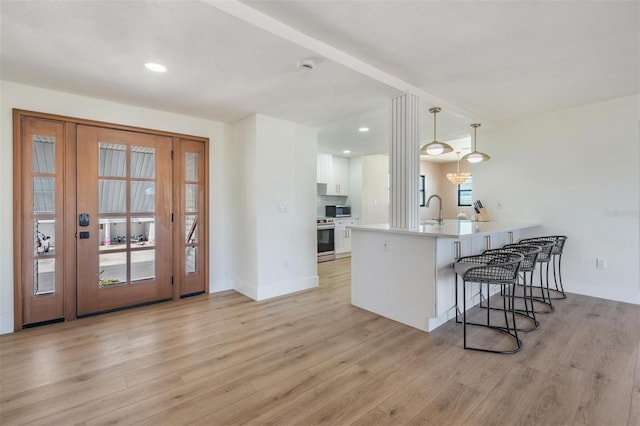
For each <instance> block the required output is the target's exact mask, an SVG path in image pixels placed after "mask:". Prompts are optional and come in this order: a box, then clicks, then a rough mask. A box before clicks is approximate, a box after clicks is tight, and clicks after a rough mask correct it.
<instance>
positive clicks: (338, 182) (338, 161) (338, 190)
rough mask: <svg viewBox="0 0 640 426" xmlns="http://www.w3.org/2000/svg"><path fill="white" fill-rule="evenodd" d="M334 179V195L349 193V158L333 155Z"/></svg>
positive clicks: (332, 171)
mask: <svg viewBox="0 0 640 426" xmlns="http://www.w3.org/2000/svg"><path fill="white" fill-rule="evenodd" d="M331 173H332V181H331V183H332V184H333V185H331V186H332V187H333V188H332V189H333V190H334V192H335V193H334V195H348V194H349V159H348V158H344V157H333V161H332V170H331Z"/></svg>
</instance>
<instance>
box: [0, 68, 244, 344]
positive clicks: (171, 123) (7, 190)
mask: <svg viewBox="0 0 640 426" xmlns="http://www.w3.org/2000/svg"><path fill="white" fill-rule="evenodd" d="M13 108H19V109H26V110H32V111H39V112H46V113H52V114H60V115H65V116H70V117H78V118H85V119H91V120H98V121H105V122H112V123H119V124H124V125H130V126H139V127H144V128H151V129H159V130H166V131H170V132H178V133H184V134H190V135H195V136H202V137H208V138H209V140H210V146H209V154H210V156H209V170H210V181H209V185H210V194H209V196H210V204H209V211H210V230H209V238H210V257H209V261H210V289H211V291H212V292H215V291H221V290H226V289H229V288H231V286H232V281H231V267H230V265H231V259H230V252H229V250H228V247H229V244H230V242H229V241H230V240H229V238H230V235H229V224H230V223H231V222H232V221H233V220H235V219H236V215H235V214H234V212H232V211H230V210H229V208H228V206H229V204H230V197H231V194H233V193H235V192H236V191H235V190H234V188H233V182H232V181H231V180H230V179H229V176H228V173H229V168H228V164H229V162H228V161H227V160H228V159H227V156H228V152H227V147H228V140H229V138H230V130H231V129H230V126H228V125H226V124H223V123H219V122H215V121H210V120H204V119H199V118H193V117H187V116H184V115H179V114H172V113H169V112H164V111H158V110H152V109H147V108H139V107H135V106H131V105H124V104H118V103H114V102H109V101H104V100H100V99H94V98H88V97H83V96H76V95H71V94H68V93H63V92H56V91H51V90H45V89H41V88H37V87H31V86H25V85H20V84H15V83H11V82H6V81H0V120H1V121H0V123H1V126H2V128H1V131H0V150H1V151H2V153H3V155H2V156H0V182H2V184H1V185H0V236H1V237H2V241H3V244H0V271H2V278H1V281H0V333H8V332H11V331H13V243H12V242H13V210H12V205H13V174H12V173H13V158H12V152H13V133H12V132H13V123H12V109H13Z"/></svg>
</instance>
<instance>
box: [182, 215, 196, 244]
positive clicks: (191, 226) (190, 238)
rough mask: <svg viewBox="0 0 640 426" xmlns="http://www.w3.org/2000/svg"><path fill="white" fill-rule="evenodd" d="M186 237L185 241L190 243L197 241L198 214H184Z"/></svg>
mask: <svg viewBox="0 0 640 426" xmlns="http://www.w3.org/2000/svg"><path fill="white" fill-rule="evenodd" d="M184 219H185V225H186V229H185V231H186V233H185V235H186V238H185V243H187V244H192V243H197V242H198V216H196V215H192V214H188V215H186V216H185V218H184Z"/></svg>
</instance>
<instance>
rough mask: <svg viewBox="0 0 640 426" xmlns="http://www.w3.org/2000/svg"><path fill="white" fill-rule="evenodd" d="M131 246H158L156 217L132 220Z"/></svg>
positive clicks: (134, 218)
mask: <svg viewBox="0 0 640 426" xmlns="http://www.w3.org/2000/svg"><path fill="white" fill-rule="evenodd" d="M130 240H131V246H132V247H134V246H137V247H142V246H154V245H155V244H156V220H155V218H154V217H133V218H131V239H130Z"/></svg>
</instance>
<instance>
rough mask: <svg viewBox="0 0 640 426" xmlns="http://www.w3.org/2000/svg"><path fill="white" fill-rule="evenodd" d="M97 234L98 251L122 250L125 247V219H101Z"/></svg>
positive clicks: (126, 233)
mask: <svg viewBox="0 0 640 426" xmlns="http://www.w3.org/2000/svg"><path fill="white" fill-rule="evenodd" d="M98 232H99V233H100V235H99V236H98V240H99V241H100V251H105V250H122V249H125V248H126V247H127V235H128V232H127V218H126V217H101V218H100V224H99V225H98Z"/></svg>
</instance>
